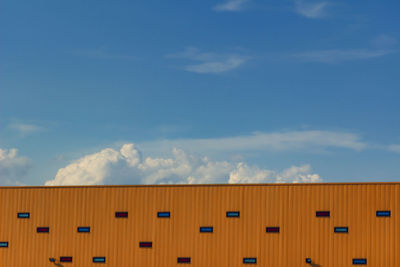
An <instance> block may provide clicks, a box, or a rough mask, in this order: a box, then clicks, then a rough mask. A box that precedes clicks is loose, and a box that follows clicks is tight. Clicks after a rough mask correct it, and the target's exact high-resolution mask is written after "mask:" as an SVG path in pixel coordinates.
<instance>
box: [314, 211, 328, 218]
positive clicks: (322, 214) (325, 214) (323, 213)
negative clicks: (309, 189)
mask: <svg viewBox="0 0 400 267" xmlns="http://www.w3.org/2000/svg"><path fill="white" fill-rule="evenodd" d="M315 216H316V217H330V216H331V212H330V211H327V210H325V211H316V212H315Z"/></svg>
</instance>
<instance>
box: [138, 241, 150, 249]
mask: <svg viewBox="0 0 400 267" xmlns="http://www.w3.org/2000/svg"><path fill="white" fill-rule="evenodd" d="M139 247H140V248H151V247H153V243H152V242H139Z"/></svg>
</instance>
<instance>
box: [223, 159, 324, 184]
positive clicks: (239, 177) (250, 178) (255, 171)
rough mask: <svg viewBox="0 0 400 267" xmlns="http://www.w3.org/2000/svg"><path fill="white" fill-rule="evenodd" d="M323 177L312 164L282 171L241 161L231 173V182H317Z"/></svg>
mask: <svg viewBox="0 0 400 267" xmlns="http://www.w3.org/2000/svg"><path fill="white" fill-rule="evenodd" d="M321 181H322V179H321V177H320V176H319V175H318V174H316V173H311V167H310V165H302V166H292V167H290V168H288V169H285V170H283V171H282V172H276V171H272V170H266V169H259V168H258V167H257V166H248V165H247V164H245V163H243V162H240V163H238V164H237V166H236V168H235V170H233V171H232V172H231V173H230V174H229V183H231V184H235V183H265V182H269V183H273V182H276V183H316V182H321Z"/></svg>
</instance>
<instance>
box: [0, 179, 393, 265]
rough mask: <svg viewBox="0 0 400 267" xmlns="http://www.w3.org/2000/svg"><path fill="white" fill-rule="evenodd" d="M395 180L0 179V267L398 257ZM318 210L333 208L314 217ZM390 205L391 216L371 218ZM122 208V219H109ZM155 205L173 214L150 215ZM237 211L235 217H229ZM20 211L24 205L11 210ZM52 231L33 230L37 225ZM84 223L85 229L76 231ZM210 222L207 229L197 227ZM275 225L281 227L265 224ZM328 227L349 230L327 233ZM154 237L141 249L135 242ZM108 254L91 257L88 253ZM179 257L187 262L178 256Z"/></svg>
mask: <svg viewBox="0 0 400 267" xmlns="http://www.w3.org/2000/svg"><path fill="white" fill-rule="evenodd" d="M399 189H400V184H399V183H374V184H298V185H288V184H285V185H198V186H182V185H173V186H94V187H29V188H24V187H13V188H6V187H2V188H0V242H3V241H7V242H9V247H8V248H0V267H26V266H29V267H43V266H54V265H53V264H52V263H50V262H49V258H50V257H54V258H56V259H59V257H60V256H72V257H73V262H72V263H62V266H65V267H67V266H78V267H80V266H82V267H83V266H99V265H100V266H113V267H128V266H146V267H150V266H154V267H156V266H157V267H158V266H166V267H168V266H181V265H182V264H177V257H190V258H191V263H190V265H191V266H199V267H200V266H201V267H234V266H243V265H244V264H243V258H244V257H254V258H257V266H271V267H272V266H273V267H276V266H282V267H283V266H285V267H297V266H310V265H307V264H306V263H305V258H311V259H312V261H313V262H314V263H315V264H316V265H313V266H315V267H316V266H321V267H344V266H353V265H352V259H353V258H366V259H367V266H375V267H379V266H382V267H394V266H400V257H399V248H400V222H399V214H400V210H399V201H400V191H399ZM317 210H328V211H330V217H329V218H317V217H316V216H315V212H316V211H317ZM377 210H390V211H391V217H376V211H377ZM116 211H127V212H128V218H115V212H116ZM158 211H170V212H171V217H170V218H169V219H168V218H163V219H161V218H157V212H158ZM227 211H240V218H227V217H226V212H227ZM18 212H30V218H29V219H18V218H17V213H18ZM42 226H43V227H47V226H48V227H50V233H48V234H46V233H36V227H42ZM78 226H90V227H91V232H90V233H85V234H83V233H78V232H77V227H78ZM200 226H212V227H213V230H214V232H213V233H200V231H199V228H200ZM268 226H272V227H274V226H279V227H280V232H279V233H266V231H265V229H266V227H268ZM335 226H347V227H349V233H347V234H338V233H334V227H335ZM141 241H150V242H153V247H152V248H139V242H141ZM95 256H99V257H102V256H103V257H106V263H105V264H100V263H92V257H95ZM184 266H185V265H184Z"/></svg>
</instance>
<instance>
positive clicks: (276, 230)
mask: <svg viewBox="0 0 400 267" xmlns="http://www.w3.org/2000/svg"><path fill="white" fill-rule="evenodd" d="M265 231H266V232H267V233H279V227H266V228H265Z"/></svg>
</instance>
